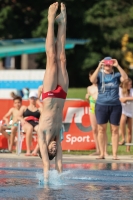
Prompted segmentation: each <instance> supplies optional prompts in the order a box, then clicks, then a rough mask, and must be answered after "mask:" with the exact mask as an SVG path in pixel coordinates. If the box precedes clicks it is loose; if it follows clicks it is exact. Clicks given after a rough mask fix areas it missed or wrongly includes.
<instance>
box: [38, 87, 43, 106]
mask: <svg viewBox="0 0 133 200" xmlns="http://www.w3.org/2000/svg"><path fill="white" fill-rule="evenodd" d="M42 89H43V86H42V85H41V86H39V87H38V99H37V104H38V106H39V107H41V106H42V103H41V101H40V97H41V94H42Z"/></svg>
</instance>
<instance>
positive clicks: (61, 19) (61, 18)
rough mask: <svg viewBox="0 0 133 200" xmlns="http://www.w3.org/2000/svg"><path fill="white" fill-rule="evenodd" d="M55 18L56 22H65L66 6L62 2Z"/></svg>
mask: <svg viewBox="0 0 133 200" xmlns="http://www.w3.org/2000/svg"><path fill="white" fill-rule="evenodd" d="M55 20H56V22H57V23H58V24H66V6H65V4H64V3H61V12H60V14H59V15H58V16H57V17H56V19H55Z"/></svg>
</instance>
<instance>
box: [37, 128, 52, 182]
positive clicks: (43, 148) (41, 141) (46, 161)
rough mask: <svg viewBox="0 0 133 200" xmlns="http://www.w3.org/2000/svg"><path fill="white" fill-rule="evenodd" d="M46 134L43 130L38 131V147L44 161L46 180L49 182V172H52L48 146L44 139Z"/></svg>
mask: <svg viewBox="0 0 133 200" xmlns="http://www.w3.org/2000/svg"><path fill="white" fill-rule="evenodd" d="M44 135H45V134H44V133H43V131H42V130H38V145H39V148H40V152H41V156H42V161H43V171H44V180H45V181H46V182H47V181H48V176H49V174H48V173H49V170H50V161H49V157H48V149H47V144H46V141H45V138H44Z"/></svg>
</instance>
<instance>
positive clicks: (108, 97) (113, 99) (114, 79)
mask: <svg viewBox="0 0 133 200" xmlns="http://www.w3.org/2000/svg"><path fill="white" fill-rule="evenodd" d="M114 67H116V68H117V69H118V71H119V72H120V73H119V72H117V73H115V72H114V70H113V68H114ZM101 68H102V70H101ZM100 70H101V71H100ZM127 78H128V76H127V74H126V73H125V71H124V70H123V69H122V68H121V67H120V65H119V64H118V62H117V60H116V59H112V58H111V57H106V58H104V59H103V60H102V61H101V62H100V63H99V65H98V67H97V69H96V70H95V72H94V73H93V74H92V76H91V78H90V80H91V82H92V83H93V84H95V83H97V85H98V98H97V101H96V119H97V123H98V142H99V147H100V156H99V157H98V159H104V158H105V155H104V149H105V140H104V138H105V137H104V135H105V134H106V129H107V123H108V121H109V122H110V124H111V131H112V151H113V159H114V160H117V159H118V158H117V149H118V139H119V135H118V127H119V122H120V117H121V112H122V107H121V102H120V100H119V84H120V81H122V82H123V81H124V80H126V79H127Z"/></svg>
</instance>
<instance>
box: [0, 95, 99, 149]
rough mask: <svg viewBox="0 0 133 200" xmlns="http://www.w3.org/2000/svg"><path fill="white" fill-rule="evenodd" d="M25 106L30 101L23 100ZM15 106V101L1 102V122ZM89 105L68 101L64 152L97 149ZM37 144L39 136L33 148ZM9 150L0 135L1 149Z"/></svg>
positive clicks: (63, 144) (65, 114) (63, 143)
mask: <svg viewBox="0 0 133 200" xmlns="http://www.w3.org/2000/svg"><path fill="white" fill-rule="evenodd" d="M23 105H28V101H24V100H23ZM12 106H13V101H12V100H9V99H1V100H0V110H1V112H0V120H1V119H2V117H3V116H4V115H5V114H6V112H7V111H8V110H9V109H10V108H11V107H12ZM88 109H89V104H88V102H87V101H84V100H80V99H79V100H78V99H67V100H66V101H65V105H64V109H63V128H64V140H63V141H62V149H63V150H67V151H69V150H89V149H95V142H94V138H93V133H92V130H91V125H90V119H89V114H88ZM36 143H37V135H36V134H34V135H33V137H32V147H31V149H34V147H35V145H36ZM2 148H7V141H6V139H5V138H4V136H2V135H0V149H2ZM22 150H26V145H25V134H24V135H23V143H22Z"/></svg>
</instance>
